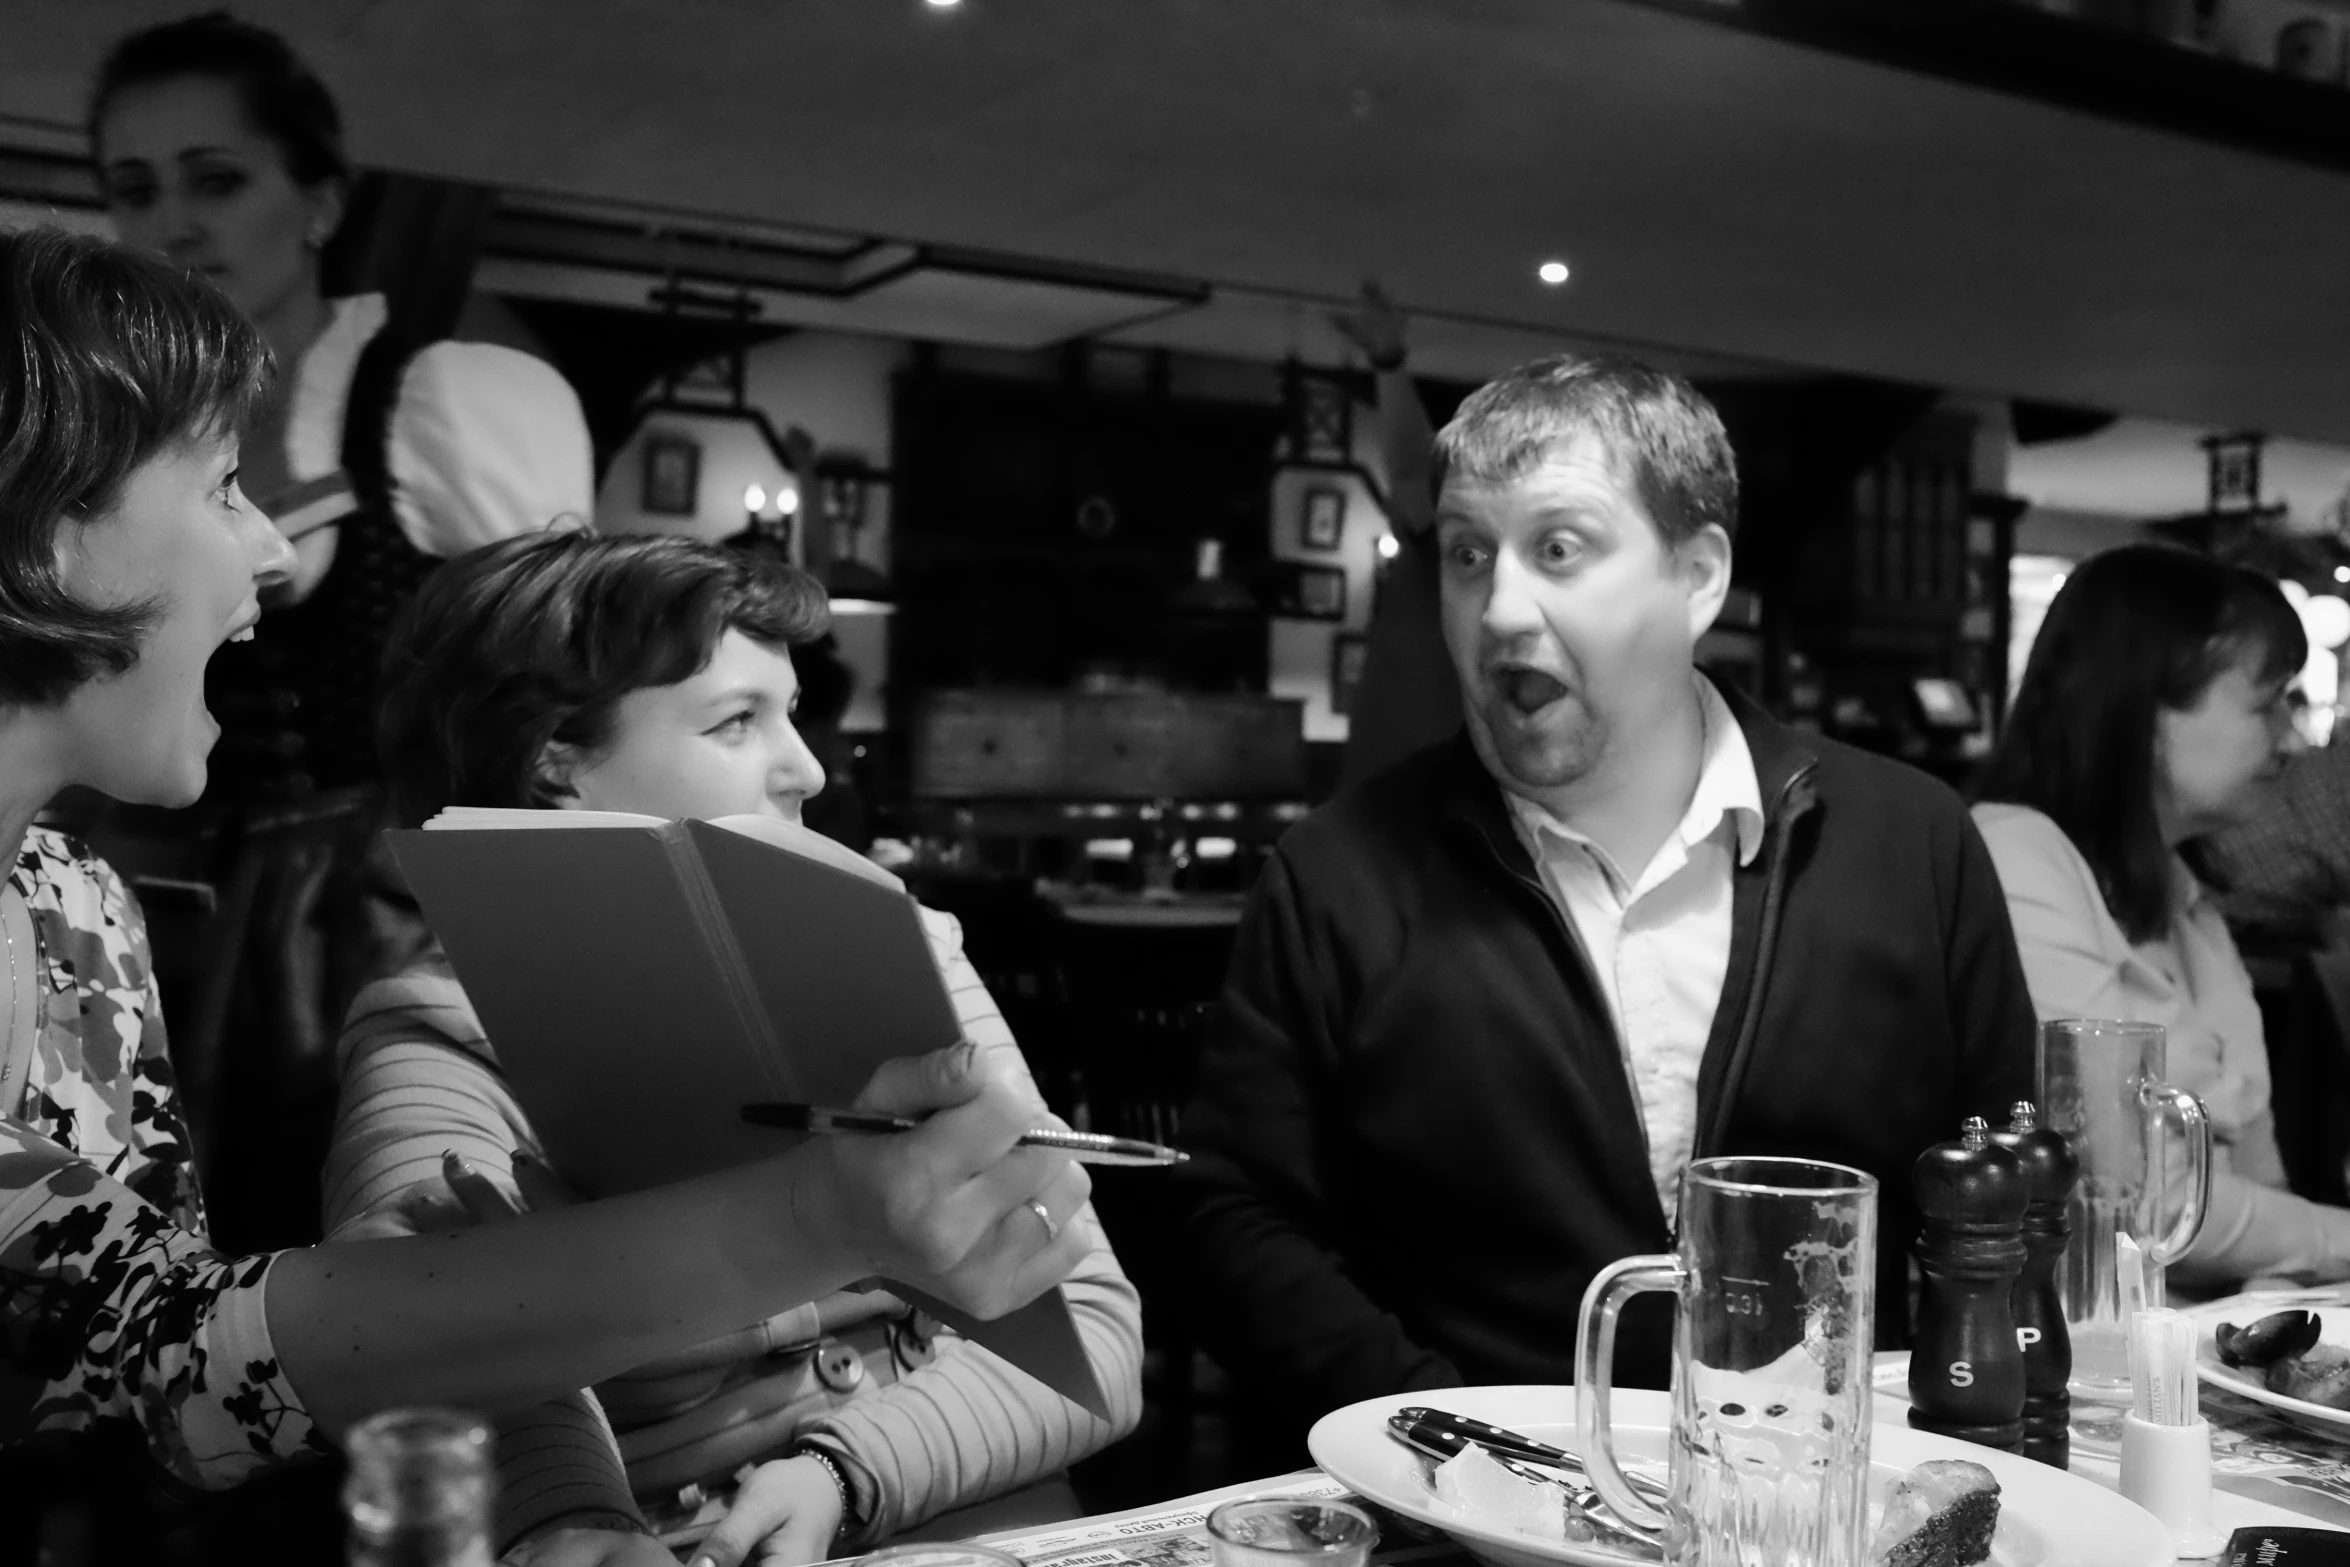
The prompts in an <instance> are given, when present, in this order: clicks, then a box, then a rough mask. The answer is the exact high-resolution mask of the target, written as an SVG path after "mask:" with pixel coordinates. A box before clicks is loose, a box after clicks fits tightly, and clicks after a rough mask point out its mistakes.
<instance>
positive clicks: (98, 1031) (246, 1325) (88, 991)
mask: <svg viewBox="0 0 2350 1567" xmlns="http://www.w3.org/2000/svg"><path fill="white" fill-rule="evenodd" d="M9 885H11V886H12V887H14V888H15V890H16V891H17V892H18V893H19V894H21V895H22V896H23V898H24V900H25V903H26V906H27V907H28V908H29V909H30V911H31V914H32V922H33V929H34V934H35V936H36V938H37V939H36V945H37V947H38V948H39V951H38V953H37V954H34V955H33V957H34V961H33V962H32V963H31V964H30V965H29V968H30V973H31V975H32V976H33V978H34V980H35V982H37V983H38V984H39V985H40V986H41V996H40V999H41V1009H40V1013H39V1016H40V1028H39V1032H38V1035H37V1037H36V1038H35V1039H34V1040H33V1042H32V1050H31V1053H30V1059H29V1061H28V1062H26V1066H27V1068H28V1070H27V1071H26V1072H25V1074H24V1075H23V1077H22V1078H20V1079H12V1081H19V1082H21V1083H22V1089H21V1092H18V1091H16V1090H13V1089H12V1090H11V1092H10V1095H9V1099H10V1102H9V1103H7V1104H6V1105H4V1106H0V1441H5V1442H14V1441H18V1440H22V1439H23V1438H25V1437H28V1436H31V1435H33V1434H34V1433H38V1432H53V1431H73V1430H82V1429H88V1428H91V1427H95V1426H98V1425H100V1424H104V1423H110V1422H121V1423H127V1424H130V1425H134V1426H136V1428H137V1429H138V1430H139V1432H140V1433H141V1435H142V1436H143V1438H144V1440H145V1442H146V1444H147V1447H148V1449H149V1451H151V1452H152V1453H153V1454H154V1456H155V1458H156V1460H157V1462H158V1463H160V1464H161V1465H162V1466H163V1467H164V1468H165V1469H167V1470H169V1471H170V1472H171V1473H172V1474H174V1475H176V1476H178V1477H179V1478H180V1479H182V1480H185V1481H187V1482H189V1483H191V1484H195V1485H200V1486H206V1487H220V1486H227V1485H233V1484H235V1483H237V1482H238V1481H240V1480H243V1479H245V1478H247V1477H248V1476H250V1475H252V1474H253V1473H254V1472H255V1471H257V1470H259V1469H261V1468H264V1467H267V1466H269V1465H270V1464H272V1463H274V1462H276V1461H277V1460H280V1459H283V1458H287V1457H291V1456H294V1455H295V1454H298V1453H302V1452H306V1451H323V1450H324V1444H323V1442H322V1441H321V1439H320V1438H319V1437H318V1435H317V1433H316V1432H315V1431H314V1430H313V1428H312V1425H311V1422H310V1419H309V1416H308V1415H307V1414H305V1413H304V1412H303V1410H302V1408H301V1405H300V1403H299V1401H298V1400H297V1399H296V1397H295V1395H294V1391H293V1388H292V1387H291V1386H290V1385H289V1384H288V1383H287V1381H286V1379H285V1376H284V1375H283V1373H282V1372H281V1371H280V1370H279V1369H278V1364H277V1357H276V1353H275V1351H274V1349H273V1348H272V1346H271V1344H270V1338H269V1325H268V1319H267V1317H266V1315H265V1313H264V1309H263V1287H264V1281H265V1279H266V1277H267V1275H268V1272H269V1265H270V1262H271V1260H272V1259H271V1258H270V1257H266V1256H264V1257H255V1258H249V1259H246V1260H243V1261H236V1262H231V1261H229V1260H228V1259H226V1258H223V1257H221V1256H220V1255H219V1254H217V1253H216V1252H214V1251H213V1250H212V1249H211V1247H210V1246H209V1245H208V1244H207V1243H206V1241H205V1239H204V1235H203V1222H204V1212H203V1204H202V1201H201V1199H200V1197H199V1195H198V1193H197V1189H196V1181H195V1171H194V1166H193V1164H192V1162H191V1161H190V1159H189V1155H188V1141H187V1135H186V1132H185V1130H184V1129H183V1128H182V1126H181V1123H180V1119H179V1112H178V1102H177V1101H178V1095H177V1090H176V1088H175V1086H174V1084H173V1080H172V1074H171V1063H170V1057H169V1055H168V1054H167V1053H166V1051H165V1048H164V1036H163V1024H162V1013H161V1010H160V1008H159V1007H158V1006H157V1004H156V995H155V986H154V980H153V976H152V973H151V971H150V967H149V964H148V960H147V942H146V931H145V928H144V927H143V925H142V924H141V923H140V921H139V916H138V911H137V908H136V906H135V905H134V904H133V903H132V901H131V899H130V895H129V893H128V891H127V890H126V889H125V888H124V887H123V885H122V882H121V881H120V879H119V878H117V877H116V876H115V875H114V873H113V872H112V871H111V870H109V869H108V868H107V867H106V865H105V864H104V862H102V861H100V860H99V859H97V858H96V857H95V856H93V855H92V854H90V852H89V851H88V850H86V849H84V848H82V847H81V846H80V845H78V844H76V843H73V842H72V841H71V840H69V839H66V838H64V837H62V836H61V835H59V834H56V833H53V832H49V831H47V830H45V829H41V828H35V829H34V830H33V831H32V832H31V833H29V834H28V835H27V836H26V840H25V845H24V848H23V850H22V852H21V853H20V854H19V856H18V859H17V863H16V866H15V869H14V872H13V874H12V875H11V877H10V879H9ZM19 1054H20V1056H21V1055H22V1054H23V1052H21V1051H20V1052H19Z"/></svg>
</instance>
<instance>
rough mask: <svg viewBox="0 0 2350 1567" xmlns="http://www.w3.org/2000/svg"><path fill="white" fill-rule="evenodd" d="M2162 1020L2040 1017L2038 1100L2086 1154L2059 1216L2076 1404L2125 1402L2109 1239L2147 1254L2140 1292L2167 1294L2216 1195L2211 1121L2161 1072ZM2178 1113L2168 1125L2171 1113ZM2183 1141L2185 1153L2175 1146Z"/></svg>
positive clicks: (2126, 1368)
mask: <svg viewBox="0 0 2350 1567" xmlns="http://www.w3.org/2000/svg"><path fill="white" fill-rule="evenodd" d="M2164 1045H2165V1036H2164V1034H2163V1031H2162V1028H2161V1026H2160V1025H2159V1024H2155V1023H2117V1022H2113V1021H2110V1020H2108V1019H2104V1018H2058V1019H2055V1020H2053V1021H2050V1022H2047V1023H2043V1024H2041V1025H2040V1063H2039V1078H2040V1109H2041V1114H2042V1115H2043V1116H2044V1117H2045V1118H2046V1124H2047V1125H2048V1126H2049V1127H2051V1128H2053V1129H2054V1130H2056V1131H2059V1132H2062V1133H2063V1134H2064V1135H2065V1139H2066V1140H2067V1141H2068V1142H2070V1143H2071V1144H2072V1147H2073V1153H2074V1155H2075V1156H2076V1157H2077V1158H2079V1160H2080V1161H2081V1178H2080V1181H2079V1182H2078V1183H2077V1184H2076V1185H2075V1186H2074V1187H2073V1196H2072V1201H2071V1203H2070V1204H2069V1205H2068V1209H2067V1213H2066V1217H2067V1218H2068V1219H2069V1220H2070V1221H2071V1224H2072V1238H2071V1240H2070V1241H2068V1242H2067V1243H2066V1246H2065V1253H2064V1266H2063V1268H2062V1269H2061V1270H2060V1271H2059V1272H2058V1274H2057V1280H2058V1289H2059V1293H2060V1294H2061V1295H2062V1297H2063V1300H2064V1318H2065V1327H2066V1330H2067V1332H2068V1333H2069V1334H2070V1335H2071V1337H2072V1347H2073V1379H2072V1395H2073V1398H2074V1400H2075V1401H2076V1402H2079V1401H2083V1400H2085V1401H2087V1402H2089V1403H2093V1404H2106V1405H2126V1404H2128V1403H2129V1402H2130V1352H2129V1342H2128V1337H2127V1329H2126V1325H2125V1324H2124V1323H2123V1321H2122V1306H2121V1286H2120V1278H2119V1272H2120V1270H2119V1267H2118V1265H2117V1264H2116V1262H2115V1258H2114V1237H2115V1236H2116V1235H2127V1236H2129V1237H2130V1239H2132V1240H2133V1241H2135V1242H2137V1243H2138V1246H2139V1247H2140V1249H2141V1250H2143V1251H2144V1252H2145V1255H2146V1263H2147V1279H2146V1296H2147V1298H2146V1301H2145V1304H2147V1305H2149V1306H2159V1305H2161V1304H2162V1287H2161V1286H2162V1274H2161V1271H2160V1270H2161V1269H2162V1268H2163V1267H2165V1266H2167V1265H2168V1264H2170V1263H2173V1262H2176V1261H2178V1260H2179V1257H2180V1255H2181V1254H2182V1253H2184V1252H2185V1251H2186V1249H2187V1247H2188V1246H2189V1244H2191V1243H2192V1242H2193V1241H2194V1239H2195V1233H2196V1231H2198V1230H2200V1229H2202V1228H2203V1210H2204V1207H2205V1205H2206V1204H2207V1203H2208V1202H2209V1201H2210V1198H2211V1125H2210V1122H2209V1121H2208V1120H2207V1119H2206V1118H2205V1116H2204V1113H2203V1102H2202V1101H2201V1100H2199V1099H2197V1098H2196V1097H2195V1096H2194V1095H2193V1094H2191V1093H2188V1092H2187V1091H2186V1090H2185V1089H2183V1088H2174V1087H2172V1086H2171V1085H2170V1084H2169V1083H2166V1082H2164V1081H2163V1080H2162V1078H2163V1066H2164V1060H2163V1057H2164ZM2171 1121H2176V1122H2177V1125H2178V1130H2177V1131H2176V1133H2171V1132H2169V1131H2168V1129H2167V1127H2166V1123H2168V1122H2171ZM2173 1146H2177V1147H2179V1148H2181V1150H2182V1151H2183V1153H2184V1156H2185V1157H2184V1160H2183V1167H2182V1162H2181V1161H2179V1160H2176V1159H2174V1158H2173V1156H2172V1154H2171V1152H2170V1149H2171V1148H2172V1147H2173Z"/></svg>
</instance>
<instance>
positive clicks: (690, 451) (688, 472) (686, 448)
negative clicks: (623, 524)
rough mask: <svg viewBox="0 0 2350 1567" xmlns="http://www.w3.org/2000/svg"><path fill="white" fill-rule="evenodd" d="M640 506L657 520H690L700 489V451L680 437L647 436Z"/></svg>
mask: <svg viewBox="0 0 2350 1567" xmlns="http://www.w3.org/2000/svg"><path fill="white" fill-rule="evenodd" d="M644 463H645V475H644V478H645V483H644V495H643V505H644V509H645V510H646V511H647V512H650V513H652V514H653V515H654V516H657V517H690V516H692V515H693V514H694V512H695V511H696V510H697V509H698V507H699V503H700V500H701V489H702V448H701V446H700V445H699V444H698V443H696V442H694V441H690V440H688V439H686V438H685V437H684V436H682V435H660V434H654V435H648V436H646V437H645V447H644Z"/></svg>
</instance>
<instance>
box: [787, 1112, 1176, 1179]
mask: <svg viewBox="0 0 2350 1567" xmlns="http://www.w3.org/2000/svg"><path fill="white" fill-rule="evenodd" d="M742 1116H743V1119H744V1120H746V1121H748V1122H750V1123H751V1124H752V1125H753V1126H773V1127H780V1128H781V1129H783V1130H784V1131H787V1132H819V1133H829V1132H910V1131H912V1130H914V1128H915V1127H917V1126H920V1125H921V1124H922V1123H921V1122H920V1121H917V1120H914V1119H912V1118H911V1117H908V1116H902V1115H876V1114H872V1113H869V1112H867V1111H863V1110H828V1109H826V1108H824V1107H823V1106H822V1105H801V1104H749V1105H744V1106H743V1109H742ZM1020 1146H1021V1147H1023V1148H1057V1149H1059V1150H1060V1151H1061V1152H1063V1153H1065V1154H1067V1155H1069V1157H1071V1158H1072V1159H1075V1160H1076V1161H1077V1162H1078V1163H1079V1164H1118V1165H1133V1166H1151V1165H1170V1164H1181V1163H1183V1161H1184V1160H1186V1159H1188V1158H1190V1157H1191V1155H1189V1154H1187V1153H1184V1152H1183V1151H1182V1150H1181V1149H1177V1148H1169V1147H1168V1146H1166V1145H1165V1144H1164V1143H1146V1142H1143V1141H1141V1140H1140V1139H1138V1138H1133V1137H1108V1136H1104V1135H1103V1134H1102V1133H1100V1132H1060V1131H1054V1130H1051V1129H1049V1128H1045V1127H1039V1128H1037V1129H1036V1130H1035V1131H1031V1132H1023V1133H1022V1134H1021V1136H1020Z"/></svg>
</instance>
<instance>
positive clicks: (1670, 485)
mask: <svg viewBox="0 0 2350 1567" xmlns="http://www.w3.org/2000/svg"><path fill="white" fill-rule="evenodd" d="M1582 434H1591V435H1596V436H1597V437H1598V438H1599V440H1600V442H1601V443H1602V444H1603V445H1604V446H1605V447H1606V448H1607V451H1608V455H1609V457H1610V459H1611V460H1612V461H1613V462H1615V463H1616V464H1617V465H1618V466H1619V467H1621V468H1622V469H1623V470H1624V472H1625V474H1626V476H1627V477H1629V478H1630V480H1631V481H1632V485H1633V489H1634V491H1635V493H1637V494H1638V495H1639V497H1640V503H1641V505H1643V506H1644V507H1646V508H1647V510H1648V515H1649V517H1650V518H1651V519H1652V520H1654V521H1655V523H1656V527H1657V532H1658V534H1659V535H1660V536H1661V537H1662V538H1663V540H1664V542H1665V545H1666V547H1667V548H1677V547H1678V546H1680V545H1682V544H1684V543H1686V542H1688V540H1690V539H1691V538H1693V537H1695V536H1696V535H1697V533H1698V532H1699V531H1700V530H1702V529H1704V528H1707V527H1718V528H1720V529H1721V530H1722V531H1723V532H1724V533H1726V534H1728V535H1730V536H1731V537H1732V538H1735V537H1737V533H1738V459H1737V457H1736V456H1735V455H1734V454H1733V453H1732V452H1731V450H1730V437H1729V433H1728V432H1727V431H1725V430H1724V429H1723V428H1722V416H1721V415H1720V414H1718V413H1716V412H1715V411H1714V405H1713V404H1712V403H1709V402H1707V401H1706V400H1705V397H1704V395H1703V394H1702V393H1700V392H1699V391H1698V390H1697V388H1696V387H1694V386H1691V385H1690V384H1689V383H1688V382H1687V381H1684V380H1683V379H1681V377H1679V376H1677V375H1674V374H1671V373H1670V372H1668V371H1664V370H1659V369H1657V368H1655V367H1654V366H1653V365H1645V364H1642V363H1641V362H1640V361H1638V360H1636V359H1627V358H1623V357H1620V356H1616V355H1600V356H1597V357H1594V358H1588V359H1587V358H1581V357H1578V356H1576V355H1573V354H1558V355H1554V356H1553V357H1551V358H1548V359H1536V360H1534V361H1532V362H1530V363H1528V364H1522V365H1520V366H1518V367H1517V368H1516V369H1515V370H1512V371H1510V372H1509V373H1508V374H1507V375H1504V376H1502V377H1500V378H1499V379H1498V380H1493V381H1488V382H1486V383H1485V384H1484V385H1483V386H1481V387H1479V388H1477V390H1476V391H1474V392H1471V393H1470V394H1469V396H1468V398H1467V399H1466V400H1465V401H1464V402H1462V404H1461V406H1460V411H1459V412H1458V413H1456V414H1454V415H1453V417H1452V422H1451V423H1449V424H1447V425H1446V426H1445V427H1444V428H1443V429H1442V430H1440V431H1438V432H1437V435H1436V485H1437V488H1438V489H1439V490H1440V491H1441V490H1442V489H1443V487H1444V484H1445V483H1446V481H1447V480H1450V479H1454V478H1460V479H1465V480H1467V481H1468V482H1469V483H1472V484H1481V485H1499V484H1507V483H1509V482H1510V481H1511V480H1513V479H1517V478H1520V477H1523V476H1524V475H1525V474H1526V473H1528V472H1530V471H1532V470H1533V469H1534V468H1535V467H1536V466H1537V465H1538V464H1540V463H1541V462H1542V460H1543V459H1544V458H1545V457H1546V456H1548V455H1549V454H1550V453H1551V452H1552V451H1553V450H1555V449H1556V448H1557V447H1558V446H1560V445H1561V444H1563V443H1565V442H1567V441H1571V440H1573V439H1574V438H1575V437H1576V436H1578V435H1582Z"/></svg>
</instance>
